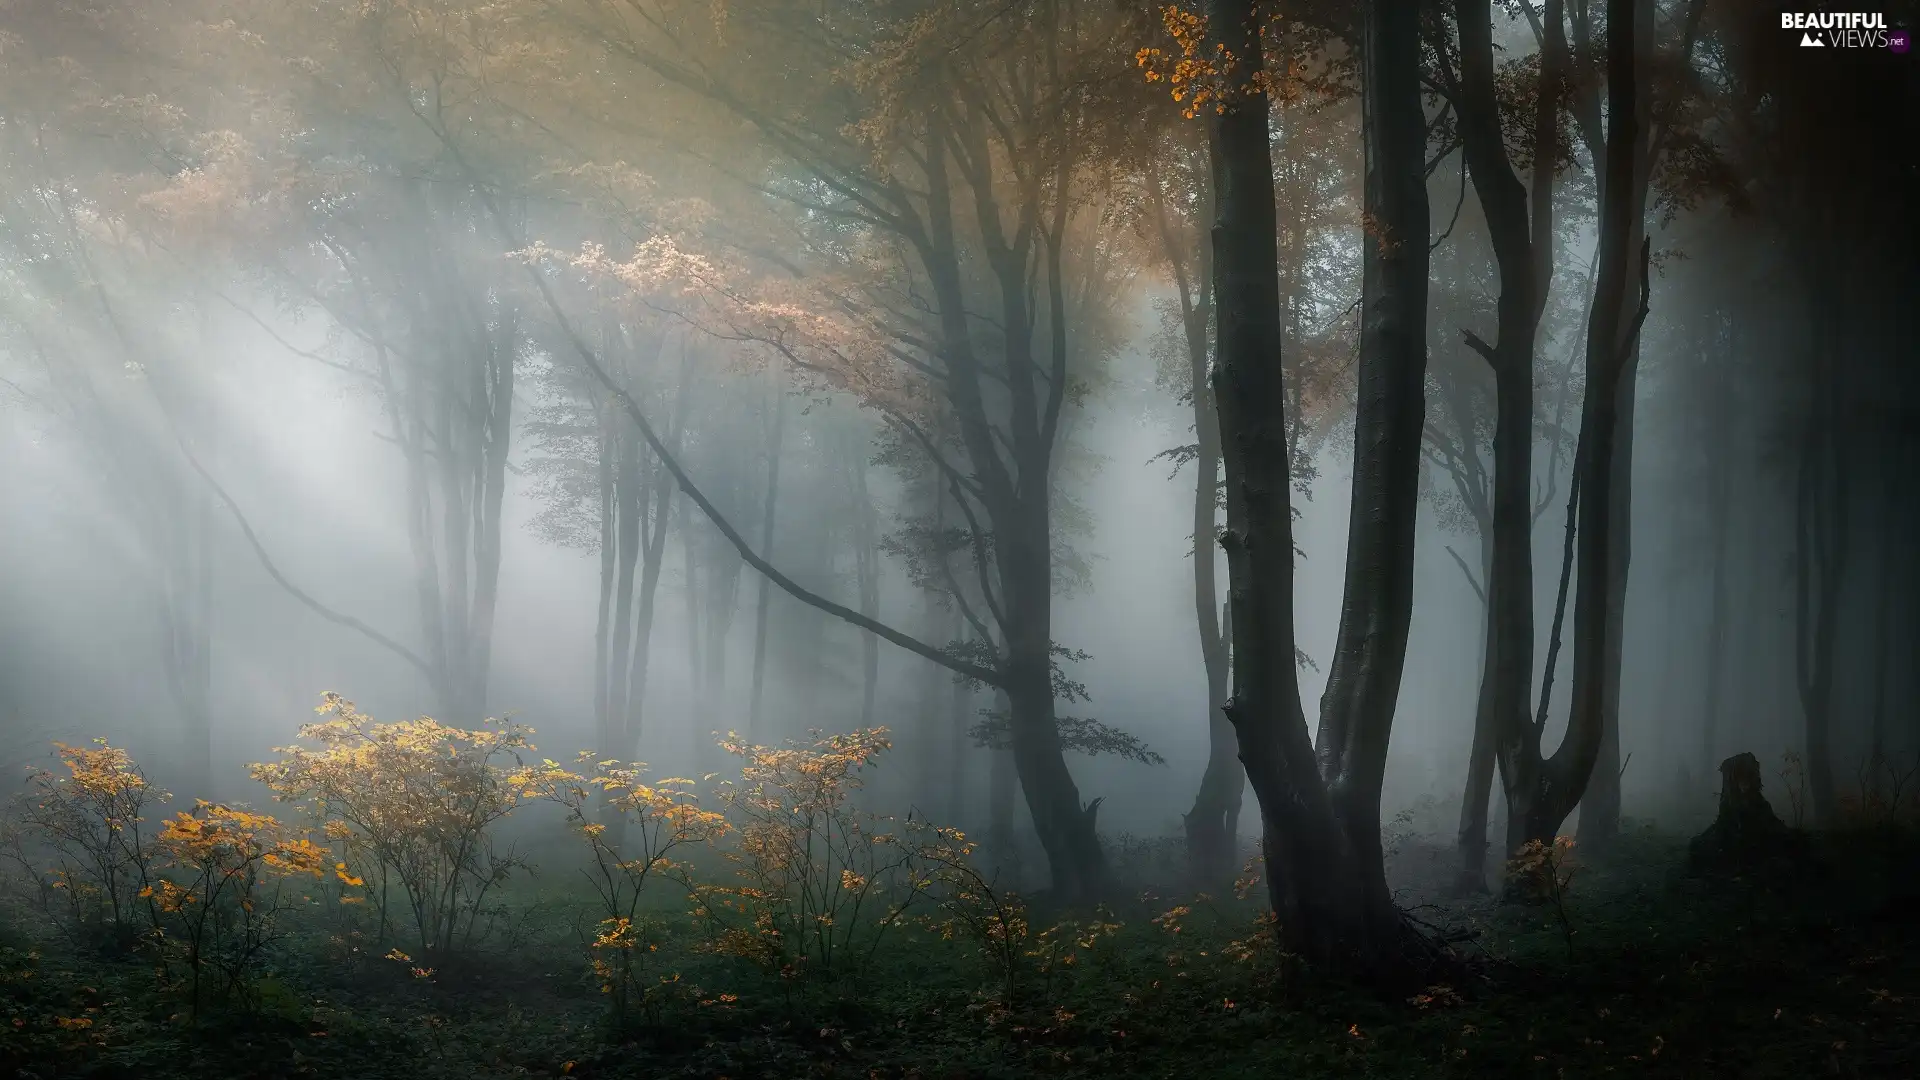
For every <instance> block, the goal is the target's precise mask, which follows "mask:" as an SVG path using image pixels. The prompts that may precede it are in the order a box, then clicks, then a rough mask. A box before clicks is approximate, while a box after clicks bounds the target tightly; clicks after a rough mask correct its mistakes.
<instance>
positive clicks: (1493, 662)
mask: <svg viewBox="0 0 1920 1080" xmlns="http://www.w3.org/2000/svg"><path fill="white" fill-rule="evenodd" d="M1453 15H1454V23H1455V26H1456V28H1457V30H1458V34H1459V57H1458V73H1457V74H1456V73H1455V72H1454V70H1453V67H1454V63H1453V62H1452V60H1451V59H1450V58H1449V57H1448V55H1447V50H1446V49H1445V48H1444V47H1443V48H1441V49H1440V50H1438V52H1439V56H1440V64H1439V70H1440V75H1441V80H1442V82H1443V84H1444V85H1446V86H1447V89H1448V93H1449V97H1450V99H1451V101H1452V103H1453V107H1454V111H1455V115H1456V116H1457V117H1458V123H1459V128H1460V142H1461V153H1462V154H1463V156H1464V157H1465V159H1466V164H1467V169H1468V172H1469V173H1470V174H1471V175H1472V177H1473V188H1474V193H1475V194H1476V196H1477V197H1478V199H1479V202H1480V207H1481V211H1482V213H1483V216H1484V218H1485V220H1486V228H1487V235H1488V239H1489V240H1490V241H1491V243H1492V246H1493V252H1494V258H1495V261H1496V263H1497V265H1498V267H1499V280H1500V299H1499V306H1498V322H1497V331H1496V335H1495V339H1494V343H1493V344H1491V345H1489V344H1487V343H1486V342H1485V341H1483V340H1481V339H1480V338H1479V336H1477V335H1476V334H1474V333H1473V332H1472V331H1471V330H1462V334H1463V336H1464V337H1465V339H1466V341H1467V343H1468V344H1469V345H1470V346H1471V347H1472V348H1473V349H1474V351H1475V352H1478V353H1479V354H1480V355H1481V356H1482V357H1483V358H1484V359H1485V360H1486V362H1487V364H1488V366H1489V367H1491V368H1492V369H1493V377H1494V399H1495V407H1494V414H1495V419H1494V433H1493V476H1492V484H1491V492H1490V496H1489V498H1488V499H1487V504H1488V505H1487V512H1488V518H1489V524H1490V525H1491V531H1492V537H1493V542H1492V555H1491V559H1490V560H1489V563H1488V570H1487V581H1486V593H1485V595H1486V607H1487V622H1486V647H1485V650H1484V656H1485V670H1484V672H1483V674H1482V676H1481V682H1480V700H1479V706H1478V708H1477V709H1476V710H1475V720H1474V731H1475V734H1474V743H1475V747H1476V749H1477V750H1479V751H1481V753H1480V754H1478V755H1476V757H1477V758H1478V760H1475V761H1473V762H1472V763H1471V764H1470V767H1469V769H1468V789H1467V795H1466V802H1465V804H1464V805H1463V807H1462V811H1461V822H1462V828H1461V832H1460V841H1459V842H1460V852H1461V858H1462V871H1461V876H1462V880H1463V881H1464V882H1467V883H1468V884H1469V885H1474V884H1477V883H1478V882H1481V881H1484V879H1485V869H1484V866H1485V863H1484V860H1485V855H1486V843H1485V835H1486V817H1485V802H1484V797H1483V796H1482V795H1481V794H1480V792H1482V791H1484V790H1485V784H1486V781H1487V779H1488V778H1487V777H1486V776H1485V772H1486V771H1487V770H1486V762H1485V757H1484V748H1485V747H1486V745H1487V744H1488V743H1491V744H1492V746H1493V748H1494V751H1495V755H1496V757H1497V759H1498V760H1499V762H1500V764H1501V771H1502V773H1504V774H1505V775H1506V776H1507V790H1508V803H1509V810H1510V814H1509V818H1508V821H1509V826H1508V828H1509V837H1508V847H1509V848H1510V849H1514V848H1516V841H1518V842H1524V841H1525V839H1528V838H1529V837H1520V836H1518V835H1517V834H1514V833H1512V830H1513V829H1515V828H1517V827H1519V826H1520V825H1521V823H1523V822H1524V820H1525V814H1524V813H1520V814H1515V813H1511V811H1512V810H1513V809H1514V808H1515V806H1516V803H1515V792H1516V790H1520V789H1524V788H1527V787H1530V786H1531V785H1533V784H1535V783H1536V781H1535V779H1534V773H1535V772H1537V770H1538V768H1539V766H1537V765H1536V764H1535V762H1534V759H1537V758H1538V757H1539V739H1540V732H1539V730H1538V728H1537V726H1536V724H1535V722H1534V719H1533V712H1532V693H1531V690H1532V686H1533V646H1534V618H1533V539H1532V534H1533V521H1534V516H1535V515H1534V503H1533V498H1532V490H1533V440H1534V398H1533V391H1534V345H1535V339H1536V338H1537V336H1538V334H1539V327H1540V319H1541V316H1542V314H1543V313H1544V312H1545V310H1546V297H1547V292H1548V286H1549V283H1550V281H1551V276H1552V272H1553V175H1554V169H1555V166H1556V164H1557V163H1558V161H1559V157H1560V155H1559V149H1558V146H1557V145H1556V137H1557V135H1558V131H1559V105H1558V102H1559V85H1560V80H1561V79H1562V78H1563V71H1564V69H1565V62H1566V61H1565V50H1564V42H1561V41H1560V40H1559V38H1558V29H1559V26H1560V18H1561V9H1560V4H1559V2H1558V0H1548V3H1547V23H1548V26H1549V27H1550V29H1549V31H1548V35H1547V38H1546V45H1545V48H1544V49H1543V52H1542V56H1541V62H1540V75H1539V85H1538V87H1537V88H1536V90H1535V94H1534V98H1535V112H1534V117H1533V147H1532V158H1533V184H1532V192H1531V205H1529V201H1530V200H1529V192H1528V189H1527V187H1526V186H1524V185H1522V183H1521V182H1520V178H1519V177H1518V175H1516V174H1515V172H1514V169H1513V165H1512V162H1511V160H1510V158H1509V155H1508V152H1507V147H1506V141H1505V134H1504V131H1503V125H1502V118H1501V112H1500V105H1499V100H1498V98H1497V97H1496V94H1495V74H1496V73H1495V69H1494V62H1493V13H1492V5H1491V4H1490V3H1489V2H1487V0H1459V2H1457V3H1455V4H1454V5H1453ZM1473 766H1478V768H1475V767H1473ZM1549 839H1551V837H1549Z"/></svg>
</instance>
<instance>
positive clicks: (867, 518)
mask: <svg viewBox="0 0 1920 1080" xmlns="http://www.w3.org/2000/svg"><path fill="white" fill-rule="evenodd" d="M867 464H868V463H867V455H866V444H865V442H864V440H862V441H861V442H859V443H857V444H856V445H855V446H854V448H853V454H852V461H851V462H850V469H851V471H852V477H853V501H854V505H853V507H852V511H853V524H854V527H853V567H854V578H855V584H856V585H857V586H858V588H859V590H860V614H862V615H865V616H866V617H867V618H869V619H877V618H879V617H880V548H879V544H880V512H879V510H878V508H877V507H876V506H875V505H874V502H873V495H872V494H871V493H870V492H869V491H868V489H867ZM879 690H880V639H879V638H878V637H875V636H874V635H873V633H872V632H871V631H867V630H862V631H860V726H861V727H862V728H870V727H872V726H873V708H874V698H875V696H876V695H877V694H878V693H879Z"/></svg>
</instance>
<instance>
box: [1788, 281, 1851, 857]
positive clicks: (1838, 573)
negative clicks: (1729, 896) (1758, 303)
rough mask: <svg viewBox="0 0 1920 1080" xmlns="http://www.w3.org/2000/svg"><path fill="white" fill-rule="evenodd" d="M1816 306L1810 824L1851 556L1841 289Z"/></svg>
mask: <svg viewBox="0 0 1920 1080" xmlns="http://www.w3.org/2000/svg"><path fill="white" fill-rule="evenodd" d="M1808 295H1809V297H1810V300H1811V305H1812V307H1813V316H1812V318H1811V319H1810V320H1809V322H1810V329H1811V334H1812V338H1813V341H1812V347H1811V349H1810V353H1811V363H1810V364H1809V365H1808V366H1809V368H1810V371H1811V377H1812V379H1813V393H1812V395H1811V398H1812V400H1811V403H1810V408H1809V415H1808V416H1807V418H1806V420H1805V421H1804V429H1803V430H1804V435H1803V437H1802V447H1801V452H1800V482H1799V493H1798V499H1797V503H1796V517H1797V519H1798V532H1799V537H1798V542H1797V543H1796V544H1795V545H1794V567H1795V574H1794V578H1795V620H1794V626H1795V645H1796V650H1795V651H1796V653H1797V654H1798V655H1797V659H1798V663H1797V665H1796V666H1797V668H1798V673H1799V683H1800V702H1801V708H1802V710H1803V712H1804V714H1805V717H1806V771H1807V799H1808V810H1809V811H1810V813H1811V815H1812V819H1813V823H1814V825H1816V826H1818V827H1822V828H1824V827H1826V826H1828V825H1830V824H1832V822H1833V819H1834V813H1835V811H1836V809H1837V806H1838V797H1837V792H1836V789H1835V786H1834V778H1833V751H1832V745H1831V738H1832V736H1831V726H1832V715H1833V700H1834V681H1835V680H1834V668H1835V659H1836V657H1835V645H1836V642H1837V640H1838V637H1839V626H1840V600H1841V597H1843V596H1844V595H1845V585H1846V566H1847V561H1848V559H1847V556H1848V554H1849V548H1848V536H1849V532H1850V529H1849V520H1848V519H1849V516H1850V512H1851V509H1852V507H1851V505H1850V503H1849V501H1848V496H1849V487H1850V485H1849V483H1848V462H1847V460H1846V453H1845V450H1846V434H1845V433H1844V432H1843V431H1842V430H1841V425H1842V424H1843V423H1844V422H1845V421H1844V419H1843V416H1844V411H1843V408H1842V405H1841V402H1842V392H1841V387H1842V383H1841V366H1842V365H1843V364H1844V363H1845V358H1844V354H1843V351H1842V349H1841V348H1840V345H1839V342H1838V340H1837V338H1838V336H1839V335H1838V331H1837V326H1836V319H1835V313H1836V312H1837V310H1838V307H1839V297H1840V296H1841V295H1843V294H1842V292H1841V290H1839V289H1838V288H1836V287H1835V286H1834V284H1833V282H1832V281H1831V280H1829V279H1827V278H1826V276H1825V275H1822V277H1821V280H1818V281H1815V282H1814V283H1813V284H1812V287H1811V288H1809V290H1808Z"/></svg>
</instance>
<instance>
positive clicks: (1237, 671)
mask: <svg viewBox="0 0 1920 1080" xmlns="http://www.w3.org/2000/svg"><path fill="white" fill-rule="evenodd" d="M1171 21H1172V20H1170V22H1171ZM1174 29H1175V30H1176V35H1177V36H1178V39H1179V40H1180V42H1181V45H1182V49H1183V52H1184V53H1185V55H1186V57H1187V58H1189V59H1191V58H1194V57H1199V58H1201V61H1200V62H1201V64H1203V65H1206V66H1207V67H1209V68H1211V70H1210V71H1208V73H1207V74H1208V77H1207V78H1206V80H1205V81H1203V82H1200V84H1199V85H1198V86H1197V87H1196V86H1192V85H1189V86H1187V87H1185V88H1184V89H1186V90H1187V91H1188V92H1189V93H1190V94H1192V103H1193V106H1194V107H1195V108H1196V109H1199V110H1202V111H1205V112H1206V113H1207V123H1208V126H1209V134H1210V136H1211V160H1212V172H1213V179H1214V226H1213V251H1214V287H1215V289H1216V295H1217V304H1218V307H1217V312H1218V316H1217V317H1218V326H1219V355H1218V360H1217V363H1216V365H1215V368H1214V372H1213V390H1214V394H1215V399H1216V402H1217V404H1218V408H1219V413H1220V431H1221V439H1222V446H1223V451H1224V452H1223V464H1224V466H1225V471H1226V483H1227V527H1226V529H1225V531H1224V532H1223V533H1222V535H1221V540H1220V543H1221V547H1222V548H1223V550H1224V551H1225V552H1226V556H1227V568H1228V579H1229V582H1230V586H1229V592H1228V603H1229V605H1230V611H1231V614H1232V638H1233V653H1234V655H1235V656H1236V657H1238V658H1240V660H1239V662H1238V663H1236V664H1234V665H1233V672H1232V681H1233V696H1232V698H1231V699H1230V700H1229V701H1228V703H1227V705H1226V713H1227V716H1228V718H1229V719H1230V720H1231V721H1232V723H1233V725H1234V730H1235V732H1236V733H1237V735H1238V737H1239V743H1240V756H1241V760H1242V761H1243V762H1244V763H1245V765H1246V769H1247V776H1248V779H1249V780H1250V781H1251V782H1252V785H1253V789H1254V794H1255V796H1256V798H1257V799H1258V800H1259V804H1260V812H1261V819H1262V826H1263V832H1264V839H1263V847H1264V850H1265V853H1266V864H1267V874H1268V888H1269V892H1270V896H1271V899H1272V904H1273V908H1274V912H1275V914H1276V916H1277V917H1278V920H1279V926H1280V931H1281V934H1282V938H1283V943H1284V945H1285V947H1287V948H1288V949H1289V950H1292V951H1296V952H1298V953H1299V954H1300V955H1302V956H1304V957H1306V958H1307V959H1309V960H1310V961H1313V962H1318V963H1325V964H1340V963H1351V962H1358V963H1359V964H1360V965H1361V966H1362V968H1363V970H1370V971H1375V972H1384V971H1388V970H1390V969H1391V968H1392V967H1393V966H1395V965H1396V964H1397V963H1399V962H1400V961H1401V960H1402V959H1403V958H1402V957H1401V956H1399V955H1398V954H1397V952H1396V950H1397V948H1398V946H1399V945H1400V944H1401V943H1402V940H1403V939H1402V937H1401V934H1402V933H1403V926H1402V924H1401V922H1400V920H1399V916H1398V912H1397V911H1396V910H1395V909H1394V907H1393V904H1392V899H1391V896H1390V895H1389V894H1388V892H1387V889H1386V877H1385V868H1384V861H1383V856H1382V852H1381V848H1380V831H1379V795H1380V783H1381V778H1382V777H1383V775H1384V772H1385V766H1386V751H1387V743H1388V739H1389V736H1390V733H1391V730H1392V720H1393V712H1394V706H1395V698H1396V696H1397V691H1398V686H1399V678H1400V670H1401V664H1402V661H1403V659H1404V656H1405V646H1406V633H1407V627H1408V623H1409V619H1410V617H1411V611H1412V574H1413V528H1414V520H1415V516H1416V508H1417V500H1418V493H1419V491H1418V476H1419V464H1420V456H1419V454H1420V433H1421V428H1422V412H1423V409H1424V400H1423V397H1422V383H1423V378H1424V369H1425V361H1426V351H1425V316H1426V269H1427V267H1426V263H1427V258H1426V245H1425V243H1424V238H1425V237H1426V236H1427V232H1428V221H1427V216H1428V212H1427V199H1426V186H1425V168H1424V166H1425V160H1426V123H1425V115H1424V109H1423V107H1422V102H1421V88H1420V65H1419V59H1420V38H1419V29H1420V28H1419V20H1418V9H1417V7H1416V6H1415V5H1412V4H1385V3H1382V4H1374V5H1369V6H1368V8H1367V11H1366V17H1365V26H1364V31H1363V37H1362V48H1361V54H1362V56H1363V57H1364V58H1365V63H1364V66H1363V71H1364V76H1363V85H1364V88H1365V90H1364V100H1365V103H1366V109H1367V124H1366V130H1365V141H1366V148H1367V169H1366V175H1367V184H1366V195H1367V197H1366V209H1367V214H1368V220H1369V221H1370V222H1372V228H1371V230H1370V235H1369V236H1368V237H1367V239H1366V249H1365V254H1364V260H1365V261H1364V276H1365V301H1364V303H1363V306H1362V316H1361V320H1362V321H1361V325H1362V330H1361V337H1362V346H1361V356H1360V369H1359V403H1360V404H1359V412H1358V416H1357V417H1356V422H1355V445H1354V452H1355V471H1354V477H1355V478H1354V489H1353V498H1352V507H1353V514H1352V520H1351V525H1350V528H1351V535H1350V539H1349V544H1348V554H1347V568H1346V578H1347V588H1346V598H1345V601H1344V604H1343V607H1342V612H1341V622H1340V632H1339V638H1338V644H1337V646H1336V650H1335V659H1334V662H1333V669H1332V671H1331V672H1330V675H1329V679H1328V691H1327V693H1326V695H1325V696H1324V697H1323V698H1322V701H1321V721H1320V732H1319V740H1318V741H1319V750H1318V752H1317V753H1316V750H1315V746H1314V741H1313V740H1312V739H1310V738H1309V735H1308V731H1307V727H1306V721H1305V716H1304V714H1303V711H1302V708H1301V703H1300V695H1299V682H1298V676H1297V672H1296V671H1295V667H1294V665H1293V664H1292V663H1289V662H1287V661H1288V660H1289V659H1291V658H1292V657H1293V656H1294V651H1295V650H1294V635H1293V555H1294V552H1293V540H1292V521H1291V511H1290V506H1289V500H1288V487H1289V477H1288V465H1289V447H1288V443H1287V438H1286V431H1285V424H1284V416H1285V407H1284V402H1285V387H1284V386H1283V380H1282V378H1281V369H1280V366H1279V362H1278V358H1279V352H1280V342H1281V319H1280V312H1279V310H1278V308H1277V306H1276V304H1275V298H1277V297H1278V295H1279V276H1280V270H1279V266H1278V264H1277V244H1276V241H1275V238H1274V237H1275V226H1276V222H1275V218H1274V206H1273V202H1274V200H1273V167H1272V158H1271V151H1270V147H1269V141H1268V123H1267V116H1266V109H1265V107H1264V105H1265V96H1264V95H1265V93H1267V92H1273V91H1274V90H1275V89H1276V88H1277V85H1276V83H1275V82H1274V81H1273V77H1272V76H1271V75H1269V74H1268V73H1267V69H1266V68H1265V65H1264V57H1263V55H1262V54H1263V45H1262V20H1261V18H1260V13H1259V11H1258V9H1257V7H1256V5H1255V4H1253V3H1251V2H1250V0H1213V2H1212V3H1209V4H1208V6H1207V9H1206V13H1205V18H1204V21H1201V20H1200V19H1198V18H1196V19H1195V20H1194V21H1192V22H1189V23H1186V24H1184V25H1181V26H1176V27H1174ZM1216 55H1217V56H1218V57H1219V60H1218V61H1217V63H1216V62H1215V61H1212V60H1209V59H1207V58H1210V57H1214V56H1216ZM1180 89H1182V88H1181V87H1176V93H1178V92H1179V90H1180ZM1408 237H1419V238H1422V240H1421V241H1416V242H1412V243H1409V242H1407V238H1408ZM1255 658H1260V659H1258V660H1256V659H1255Z"/></svg>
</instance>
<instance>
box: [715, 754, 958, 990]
mask: <svg viewBox="0 0 1920 1080" xmlns="http://www.w3.org/2000/svg"><path fill="white" fill-rule="evenodd" d="M721 745H722V746H723V747H724V748H725V749H726V750H727V751H728V752H730V753H733V754H736V755H738V756H739V757H741V758H742V759H743V761H744V762H745V764H744V765H743V766H742V769H741V778H740V781H739V782H738V783H734V782H731V781H730V782H726V783H723V784H721V785H720V792H719V797H720V801H721V803H722V804H723V805H725V807H726V808H727V810H728V812H729V813H730V816H731V820H732V822H733V827H734V829H735V830H736V832H737V839H736V842H735V843H734V844H733V845H731V846H729V847H727V848H725V849H723V850H722V852H721V854H722V857H723V858H724V859H725V860H726V861H728V862H729V863H731V864H732V866H733V868H734V878H735V880H734V882H732V883H727V884H707V885H701V886H699V887H698V889H697V891H696V898H697V906H696V909H695V913H696V915H698V916H700V917H702V918H704V919H705V920H707V922H708V925H709V927H710V930H711V933H712V937H711V942H710V944H711V947H712V948H714V949H715V950H716V951H718V952H721V953H723V954H726V955H731V956H739V957H743V958H746V959H749V960H751V961H753V962H754V963H756V964H759V965H760V966H761V967H762V968H763V969H765V970H767V971H769V972H772V973H775V974H778V975H780V976H781V977H782V978H785V979H789V980H793V979H800V978H824V977H828V976H831V975H835V974H840V973H845V972H849V971H853V970H857V969H860V968H862V967H864V966H865V965H866V964H867V963H868V962H869V961H870V960H871V959H872V958H873V955H874V953H875V952H876V951H877V950H878V949H879V947H880V944H881V942H882V941H883V940H884V938H885V937H886V935H887V933H888V932H889V931H890V930H892V929H893V928H894V927H895V926H897V925H898V924H899V922H900V920H901V918H902V916H903V915H904V914H905V913H906V911H907V909H908V908H909V907H910V906H912V905H913V904H914V903H915V902H916V901H918V900H919V899H921V898H922V897H923V896H925V894H926V890H927V889H928V887H929V886H930V885H931V884H932V877H931V870H932V865H931V863H930V862H929V861H928V859H927V858H926V857H925V855H924V853H923V852H922V851H921V849H920V847H919V845H918V844H917V843H916V842H915V839H916V838H915V836H914V835H913V832H914V831H913V830H909V831H908V832H907V834H906V835H903V834H902V831H901V826H900V823H898V822H896V821H895V820H894V819H893V818H890V817H881V816H877V815H874V814H871V813H867V812H864V811H859V810H855V809H854V808H853V807H852V806H850V805H849V802H850V800H851V799H852V797H853V796H854V794H855V793H856V792H858V791H859V790H860V788H861V786H862V777H861V773H862V771H863V770H865V769H867V768H868V767H870V766H871V765H873V764H874V763H875V762H876V761H877V760H878V759H879V757H880V755H881V754H882V753H884V752H885V751H886V750H887V749H888V748H889V747H890V746H891V745H892V744H891V743H890V742H889V741H888V739H887V734H886V729H884V728H873V729H867V730H861V731H854V732H851V733H848V734H845V735H823V734H821V733H820V732H818V731H815V732H814V733H813V741H812V742H811V743H810V744H808V745H790V746H787V747H785V748H781V749H773V748H770V747H765V746H750V745H747V744H745V743H743V742H740V741H739V740H738V739H734V738H729V740H728V741H726V742H723V743H722V744H721Z"/></svg>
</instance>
